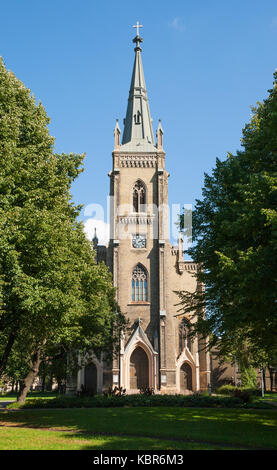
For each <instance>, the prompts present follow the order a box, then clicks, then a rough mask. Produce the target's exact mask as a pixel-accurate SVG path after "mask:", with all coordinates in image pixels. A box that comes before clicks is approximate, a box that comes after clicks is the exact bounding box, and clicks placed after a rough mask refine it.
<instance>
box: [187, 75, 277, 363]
mask: <svg viewBox="0 0 277 470" xmlns="http://www.w3.org/2000/svg"><path fill="white" fill-rule="evenodd" d="M252 111H253V116H252V118H251V121H250V123H249V124H247V125H246V126H245V128H244V130H243V138H242V147H243V149H242V150H240V151H238V152H237V153H236V154H235V155H232V154H228V157H227V159H226V160H224V161H220V160H219V159H217V161H216V167H215V169H214V170H213V172H212V175H211V176H209V175H207V174H206V175H205V183H204V188H203V193H202V194H203V198H202V200H198V201H197V203H196V207H195V210H194V211H193V245H192V247H191V248H190V249H189V250H188V253H189V255H190V256H191V257H192V258H193V260H194V261H195V262H197V263H199V272H198V273H197V280H198V289H197V291H196V292H193V293H190V292H185V291H184V292H181V293H180V294H179V295H180V299H181V310H182V312H187V313H192V312H193V315H194V317H195V320H196V323H195V324H194V332H195V333H196V332H198V333H201V334H203V335H204V336H210V338H211V341H210V345H211V346H213V345H216V346H217V348H218V350H219V353H220V354H221V355H223V356H227V355H228V354H229V353H230V352H235V351H240V349H241V348H242V347H246V348H247V351H248V353H249V355H251V357H252V358H253V363H256V364H258V363H264V364H266V363H270V362H271V358H274V357H276V349H277V343H276V337H277V302H276V292H277V286H276V274H277V210H276V209H277V72H276V73H275V74H274V86H273V89H271V90H269V96H268V98H267V99H265V100H264V102H263V103H258V104H257V107H255V108H252ZM181 223H183V216H181ZM201 286H205V287H201Z"/></svg>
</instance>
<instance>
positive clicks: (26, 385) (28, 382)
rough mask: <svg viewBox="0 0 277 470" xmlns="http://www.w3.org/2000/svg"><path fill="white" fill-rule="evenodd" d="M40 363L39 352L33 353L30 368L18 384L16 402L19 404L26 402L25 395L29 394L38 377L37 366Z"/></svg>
mask: <svg viewBox="0 0 277 470" xmlns="http://www.w3.org/2000/svg"><path fill="white" fill-rule="evenodd" d="M40 363H41V358H40V350H38V351H37V352H35V353H34V354H33V357H32V366H31V369H30V371H29V373H28V374H27V376H26V377H25V379H24V380H22V381H21V383H20V389H19V395H18V397H17V401H19V402H24V401H25V400H26V396H27V393H28V392H29V390H30V388H31V386H32V384H33V382H34V380H35V378H36V377H37V375H38V372H39V366H40Z"/></svg>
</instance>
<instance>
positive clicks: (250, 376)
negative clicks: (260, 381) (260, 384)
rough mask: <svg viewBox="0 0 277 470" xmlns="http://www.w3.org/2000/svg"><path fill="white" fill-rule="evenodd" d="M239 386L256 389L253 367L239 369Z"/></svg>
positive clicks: (255, 371)
mask: <svg viewBox="0 0 277 470" xmlns="http://www.w3.org/2000/svg"><path fill="white" fill-rule="evenodd" d="M240 377H241V385H242V386H243V387H245V388H253V389H255V388H256V387H257V370H256V369H255V368H254V367H249V368H247V369H240Z"/></svg>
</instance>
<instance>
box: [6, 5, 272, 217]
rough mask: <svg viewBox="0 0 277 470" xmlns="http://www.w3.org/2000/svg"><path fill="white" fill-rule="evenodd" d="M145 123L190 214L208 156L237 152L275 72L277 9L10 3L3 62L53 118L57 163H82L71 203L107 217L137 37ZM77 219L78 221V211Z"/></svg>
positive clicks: (177, 198)
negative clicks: (117, 130) (159, 131)
mask: <svg viewBox="0 0 277 470" xmlns="http://www.w3.org/2000/svg"><path fill="white" fill-rule="evenodd" d="M136 21H140V23H141V24H143V26H144V27H143V28H142V36H143V39H144V42H143V55H142V57H143V66H144V73H145V79H146V86H147V90H148V96H149V101H150V111H151V115H152V118H153V120H154V123H153V127H154V133H155V131H156V128H157V124H158V119H159V118H161V119H162V125H163V128H164V147H165V149H166V152H167V155H166V167H167V170H168V171H169V173H170V175H171V176H170V178H169V202H170V204H178V203H179V204H194V202H195V199H196V198H200V197H201V188H202V186H203V177H204V172H207V173H210V172H211V170H212V168H213V167H214V166H215V160H216V157H218V158H220V159H224V158H225V157H226V154H227V152H228V151H231V152H235V151H236V150H237V149H238V148H239V147H240V138H241V130H242V128H243V127H244V125H245V123H246V122H248V121H249V118H250V114H251V110H250V106H251V105H255V103H256V102H257V101H259V100H260V101H261V100H263V99H264V98H266V96H267V90H268V89H269V88H271V86H272V77H273V72H274V70H275V68H276V66H277V47H276V46H277V2H276V0H263V1H261V0H259V1H256V0H243V1H242V0H240V1H237V0H233V1H232V0H231V1H229V2H227V1H219V0H214V1H213V0H210V1H206V0H201V1H191V0H190V1H186V0H171V1H170V2H169V1H168V0H167V1H165V0H159V1H157V0H151V1H150V0H148V1H146V0H141V1H137V2H130V1H126V0H118V1H116V2H114V1H110V0H103V1H102V2H99V1H94V0H79V1H76V0H67V1H65V0H57V1H53V0H48V1H47V2H46V1H38V0H36V1H34V0H10V1H9V2H5V4H4V3H3V4H2V5H1V28H0V44H1V52H0V54H1V55H2V57H3V59H4V62H5V64H6V66H7V68H8V69H10V70H12V71H13V72H14V73H15V74H16V76H17V77H18V78H19V79H21V80H22V81H23V82H24V84H25V85H26V86H27V87H29V88H30V89H31V91H32V93H33V94H34V95H35V97H36V98H37V100H41V101H42V103H43V105H44V107H45V108H46V111H47V113H48V115H49V116H50V118H51V124H50V132H51V135H53V136H54V137H55V138H56V151H57V152H76V153H83V152H85V153H86V159H85V171H84V173H83V174H82V175H81V176H80V177H79V179H78V180H77V181H76V182H75V183H74V185H73V188H72V193H73V199H74V201H75V202H76V203H81V204H84V208H85V207H86V206H87V205H88V204H92V203H98V204H100V205H103V206H104V207H105V206H106V196H107V195H108V192H109V178H108V176H107V174H108V172H109V171H110V169H111V164H112V160H111V152H112V149H113V128H114V125H115V119H116V118H119V123H120V125H121V128H123V122H122V121H123V118H124V117H125V113H126V107H127V98H128V91H129V85H130V80H131V72H132V65H133V56H134V50H133V47H134V46H133V44H132V38H133V37H134V33H135V30H134V29H133V28H132V25H134V24H135V23H136ZM82 219H83V220H84V221H85V220H86V219H87V218H86V217H85V215H84V211H83V212H82Z"/></svg>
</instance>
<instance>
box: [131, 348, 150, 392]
mask: <svg viewBox="0 0 277 470" xmlns="http://www.w3.org/2000/svg"><path fill="white" fill-rule="evenodd" d="M148 386H149V365H148V357H147V354H146V353H145V351H144V350H143V349H142V348H140V347H138V348H136V349H135V350H134V351H133V353H132V355H131V358H130V388H131V389H140V388H143V387H148Z"/></svg>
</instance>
